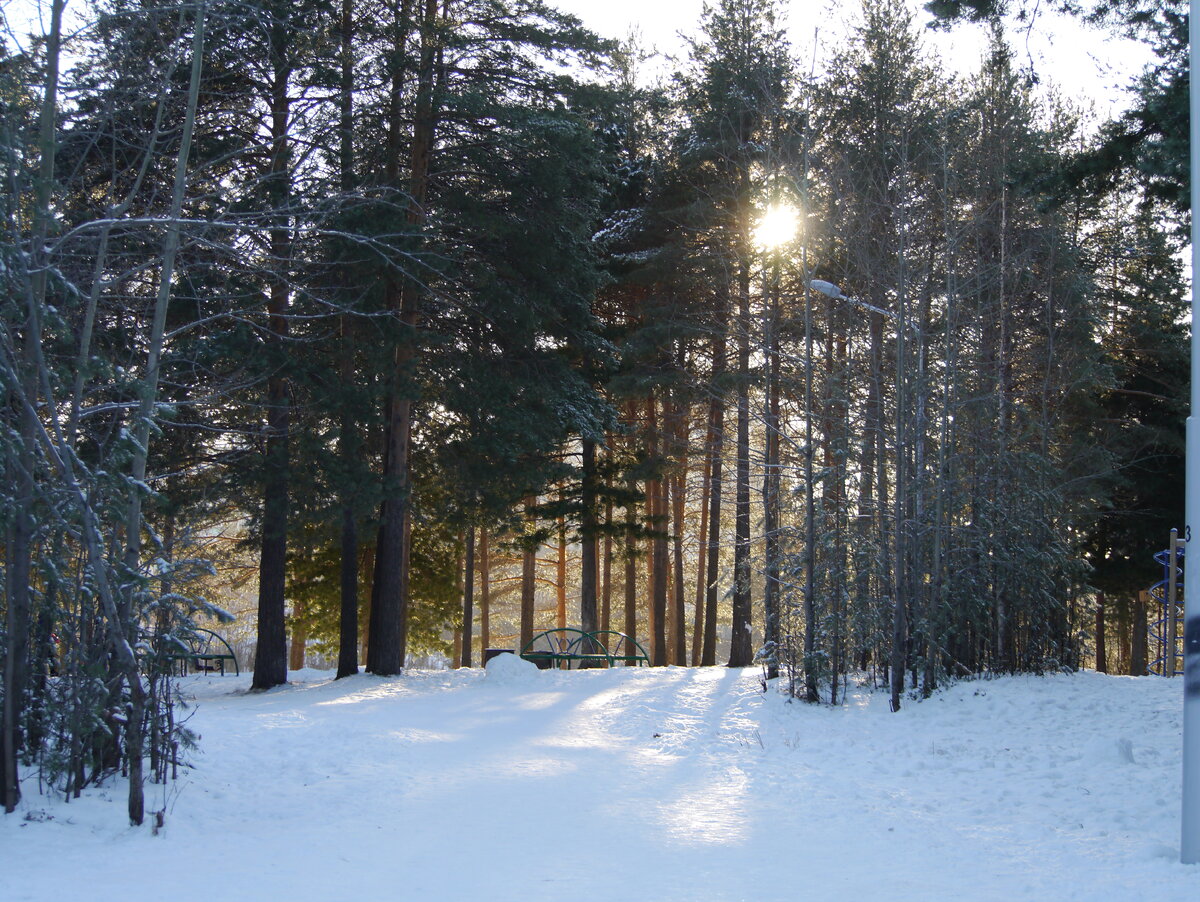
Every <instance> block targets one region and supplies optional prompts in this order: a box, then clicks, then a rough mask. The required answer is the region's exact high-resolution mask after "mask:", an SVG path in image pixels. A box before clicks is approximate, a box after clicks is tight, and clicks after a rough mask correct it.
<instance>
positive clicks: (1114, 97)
mask: <svg viewBox="0 0 1200 902" xmlns="http://www.w3.org/2000/svg"><path fill="white" fill-rule="evenodd" d="M548 2H550V3H551V5H553V6H556V7H557V8H559V9H561V10H563V11H565V12H570V13H573V14H574V15H576V16H578V17H579V18H580V19H581V20H582V21H583V22H584V24H585V25H587V26H589V27H590V28H591V29H592V30H594V31H596V32H597V33H599V34H601V35H603V36H604V37H608V38H625V37H626V36H628V35H629V34H630V32H631V30H633V29H636V30H637V31H638V32H639V33H640V35H641V42H642V44H643V45H644V46H645V47H646V48H647V49H650V48H655V49H657V50H659V51H660V52H663V53H666V54H676V55H680V56H682V55H683V54H684V53H685V46H686V45H685V42H684V40H683V37H682V35H694V34H695V33H696V32H697V30H698V25H699V21H700V14H701V10H702V9H703V7H704V0H657V2H656V0H601V2H597V0H548ZM910 2H911V5H912V7H913V9H914V11H915V12H916V15H917V22H918V24H920V25H925V24H927V23H928V22H929V21H930V20H931V16H930V15H929V14H928V13H926V12H925V11H924V10H923V9H922V6H923V0H910ZM783 6H784V7H785V10H786V15H787V22H786V24H787V26H788V28H789V31H790V34H791V40H792V45H793V47H794V48H795V49H796V51H797V52H798V53H799V55H800V56H801V57H802V58H804V59H805V60H811V59H812V55H813V49H814V41H815V42H816V45H817V46H818V47H819V49H818V51H817V52H818V60H817V63H818V69H819V67H820V57H821V55H827V54H828V53H829V52H830V51H831V50H833V49H835V48H836V44H837V43H838V41H839V40H841V39H842V38H843V36H844V35H845V34H847V33H848V31H849V28H848V25H847V22H848V21H851V20H852V19H853V16H854V13H855V11H856V10H857V6H858V5H857V3H854V2H829V0H783ZM925 40H926V42H927V45H928V47H929V48H930V49H931V50H932V51H934V52H936V53H937V55H938V56H940V57H941V58H942V59H943V60H944V61H945V62H946V63H947V64H948V65H949V66H950V68H952V69H954V70H956V71H959V72H968V71H970V70H972V69H973V68H975V67H976V66H977V64H978V62H979V60H980V59H981V56H982V53H983V48H984V46H985V37H984V32H983V29H982V28H981V27H979V26H974V25H960V26H958V27H957V28H955V29H954V30H953V32H952V33H950V34H946V33H942V32H932V31H929V32H927V33H926V36H925ZM1010 40H1011V41H1012V43H1013V47H1014V49H1015V51H1016V52H1017V55H1018V59H1020V60H1021V61H1022V64H1023V65H1025V66H1028V65H1030V64H1031V63H1032V65H1033V67H1034V70H1035V71H1036V72H1037V73H1038V75H1039V78H1040V79H1041V80H1042V81H1043V83H1053V84H1056V85H1058V86H1059V87H1060V88H1061V89H1062V90H1063V91H1064V92H1065V93H1066V94H1067V95H1068V96H1071V97H1073V98H1086V99H1087V100H1090V101H1092V102H1094V104H1095V107H1096V113H1097V114H1098V115H1099V116H1101V117H1108V116H1111V115H1113V114H1114V113H1115V112H1117V111H1119V110H1120V109H1122V108H1124V106H1125V103H1124V101H1123V92H1122V88H1124V87H1125V86H1127V85H1128V84H1129V83H1130V81H1131V79H1132V78H1133V77H1134V76H1135V75H1136V74H1137V73H1139V72H1140V71H1141V70H1142V68H1143V67H1144V66H1145V65H1146V64H1147V63H1148V62H1149V61H1150V59H1151V56H1150V54H1149V53H1148V51H1147V49H1146V48H1145V47H1144V46H1142V45H1141V44H1139V43H1137V42H1135V41H1129V40H1125V39H1115V38H1112V37H1111V36H1108V35H1106V34H1105V33H1104V32H1102V31H1100V30H1098V29H1095V28H1090V27H1088V26H1085V25H1083V24H1081V23H1080V22H1078V21H1077V20H1075V19H1073V18H1070V17H1064V16H1059V15H1053V14H1049V13H1044V14H1042V15H1041V16H1040V17H1039V19H1038V21H1037V22H1036V25H1035V28H1034V29H1033V30H1032V31H1031V32H1029V33H1020V32H1016V31H1014V32H1013V34H1012V35H1011V38H1010Z"/></svg>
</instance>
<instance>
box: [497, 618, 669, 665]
mask: <svg viewBox="0 0 1200 902" xmlns="http://www.w3.org/2000/svg"><path fill="white" fill-rule="evenodd" d="M521 657H522V658H524V659H525V660H526V661H532V662H533V663H534V664H536V665H537V666H538V667H539V668H541V669H542V670H549V669H551V668H561V669H563V670H584V669H587V668H592V667H616V666H617V665H618V664H620V665H623V666H626V667H643V666H644V667H649V666H650V656H649V655H647V654H646V650H645V649H644V648H642V646H641V645H639V644H638V642H637V640H636V639H634V638H632V637H631V636H627V635H625V634H624V633H621V632H617V631H616V630H594V631H592V632H584V631H583V630H577V629H571V628H569V627H563V628H559V629H552V630H545V631H544V632H541V633H538V634H537V635H536V636H534V637H533V638H532V639H530V640H529V642H527V643H526V644H525V647H524V648H523V649H521Z"/></svg>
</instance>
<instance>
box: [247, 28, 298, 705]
mask: <svg viewBox="0 0 1200 902" xmlns="http://www.w3.org/2000/svg"><path fill="white" fill-rule="evenodd" d="M292 40H293V36H292V35H291V34H290V33H289V30H288V28H287V26H285V25H284V24H282V23H278V24H276V25H275V26H274V27H273V30H272V40H271V48H272V52H273V54H274V55H275V59H274V60H273V64H272V81H271V96H270V98H269V100H270V104H271V109H270V118H271V157H270V163H269V169H268V172H267V182H268V185H267V191H268V196H269V198H270V200H269V203H270V205H271V209H272V214H273V216H274V217H275V223H274V225H273V226H272V227H271V229H270V238H269V240H270V247H271V257H272V259H273V260H274V261H275V265H276V267H277V269H276V271H275V272H273V273H271V275H270V284H269V287H268V296H267V333H266V338H265V342H264V344H265V347H264V351H265V353H266V355H267V357H268V359H269V360H271V361H272V362H273V365H274V367H275V369H274V371H273V372H272V373H271V375H270V376H269V377H268V379H267V423H266V429H265V431H264V436H265V439H266V441H265V444H266V455H265V459H264V461H263V472H264V478H263V513H262V539H261V545H260V549H261V551H260V558H259V568H258V644H257V645H256V647H255V652H254V678H253V681H252V682H251V688H253V689H270V688H271V687H272V686H278V685H280V684H282V683H286V682H287V666H288V660H287V625H286V623H285V614H284V610H285V604H286V602H285V594H286V583H287V540H288V508H289V506H290V503H289V479H288V462H289V454H290V452H289V444H290V442H289V437H288V431H289V427H290V413H289V409H288V408H289V398H288V386H287V378H286V376H285V375H284V373H283V371H282V361H283V360H284V359H285V356H286V351H285V348H286V344H287V338H288V306H289V303H290V293H291V286H290V282H289V277H288V272H287V267H288V261H289V260H290V258H291V242H292V236H291V228H290V223H289V221H288V215H289V214H288V213H287V208H288V201H289V197H290V194H291V185H290V166H291V161H290V156H291V142H290V140H289V137H290V135H289V131H290V128H291V94H290V81H291V75H292V66H291V47H290V46H289V45H290V43H291V41H292Z"/></svg>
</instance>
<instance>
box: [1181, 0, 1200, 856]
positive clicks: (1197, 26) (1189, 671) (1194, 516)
mask: <svg viewBox="0 0 1200 902" xmlns="http://www.w3.org/2000/svg"><path fill="white" fill-rule="evenodd" d="M1189 39H1190V42H1191V43H1190V48H1189V50H1190V52H1189V57H1190V65H1191V97H1190V107H1191V175H1192V391H1191V402H1192V403H1191V411H1190V415H1189V416H1188V421H1187V494H1186V506H1187V509H1186V512H1185V515H1184V516H1185V521H1186V522H1185V526H1184V533H1183V536H1184V540H1185V541H1186V542H1187V558H1186V562H1185V564H1184V576H1183V603H1184V610H1185V615H1184V623H1183V805H1182V808H1183V817H1182V830H1181V839H1180V847H1179V858H1180V860H1181V861H1182V862H1183V863H1184V864H1200V532H1198V533H1197V536H1196V539H1197V540H1198V541H1197V542H1196V544H1195V545H1193V540H1192V526H1193V524H1194V525H1195V526H1196V528H1197V530H1200V419H1197V417H1200V343H1198V342H1197V340H1196V329H1197V327H1200V298H1197V294H1198V292H1197V291H1196V273H1197V272H1200V221H1198V219H1197V217H1198V216H1200V88H1198V87H1197V85H1198V84H1200V60H1198V59H1197V54H1196V43H1197V40H1200V0H1191V21H1190V23H1189ZM1189 564H1190V566H1189Z"/></svg>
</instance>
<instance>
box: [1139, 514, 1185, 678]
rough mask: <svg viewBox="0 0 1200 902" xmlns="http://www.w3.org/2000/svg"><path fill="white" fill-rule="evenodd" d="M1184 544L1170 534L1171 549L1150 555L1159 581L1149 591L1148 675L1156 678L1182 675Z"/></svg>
mask: <svg viewBox="0 0 1200 902" xmlns="http://www.w3.org/2000/svg"><path fill="white" fill-rule="evenodd" d="M1186 546H1187V543H1186V542H1184V540H1183V539H1181V538H1179V530H1178V529H1172V530H1171V546H1170V547H1169V548H1165V549H1163V550H1162V551H1160V552H1158V553H1157V554H1156V555H1154V560H1156V561H1157V562H1158V563H1159V564H1161V565H1162V568H1163V578H1162V579H1161V580H1159V581H1158V582H1156V583H1155V584H1154V585H1153V586H1151V587H1150V604H1151V608H1150V610H1149V612H1148V614H1149V618H1148V619H1150V650H1151V652H1152V653H1153V654H1154V655H1155V657H1154V659H1153V660H1152V661H1151V662H1150V668H1149V669H1150V672H1151V673H1157V674H1158V675H1159V676H1181V675H1182V674H1183V630H1182V629H1181V628H1180V627H1181V625H1182V624H1183V565H1184V549H1185V548H1186Z"/></svg>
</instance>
